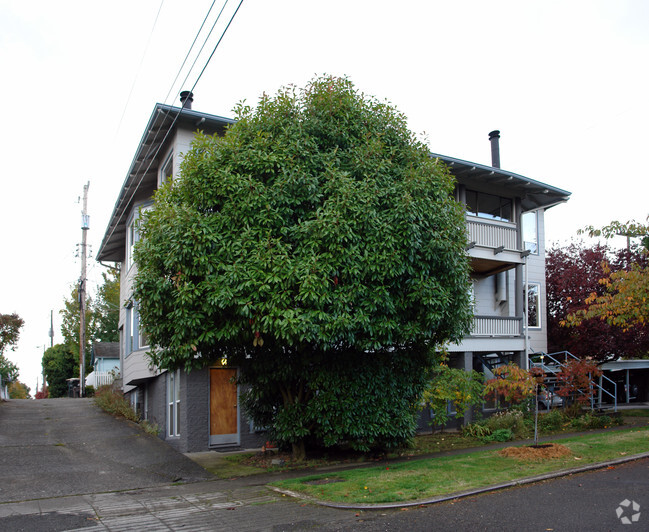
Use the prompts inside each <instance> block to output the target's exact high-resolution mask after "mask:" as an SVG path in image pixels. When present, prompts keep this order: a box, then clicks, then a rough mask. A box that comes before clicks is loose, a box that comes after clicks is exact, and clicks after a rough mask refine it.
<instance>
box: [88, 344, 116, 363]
mask: <svg viewBox="0 0 649 532" xmlns="http://www.w3.org/2000/svg"><path fill="white" fill-rule="evenodd" d="M92 356H93V359H96V358H119V342H94V343H93V344H92Z"/></svg>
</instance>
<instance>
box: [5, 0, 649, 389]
mask: <svg viewBox="0 0 649 532" xmlns="http://www.w3.org/2000/svg"><path fill="white" fill-rule="evenodd" d="M211 3H212V2H211V0H190V1H188V0H182V1H181V0H165V1H164V2H162V4H161V1H160V0H127V1H123V0H113V1H111V2H89V1H76V2H73V1H66V0H61V1H58V2H51V1H35V0H31V1H25V0H16V1H13V0H0V72H1V74H2V83H1V84H0V102H1V105H2V109H3V111H2V113H1V115H0V116H1V118H0V124H1V127H0V147H1V149H2V165H1V168H2V171H3V176H2V180H1V181H0V182H1V183H2V188H1V192H0V217H1V219H0V227H2V240H1V242H2V248H1V249H2V260H1V261H0V313H12V312H17V313H18V314H19V315H20V316H21V317H22V318H23V319H24V320H25V327H24V329H23V331H22V334H21V339H20V343H19V347H18V349H17V350H16V351H15V352H13V353H12V352H10V353H9V354H8V356H9V358H10V359H11V360H13V361H14V362H16V363H17V364H18V366H19V368H20V380H21V381H23V382H25V383H26V384H27V385H28V386H30V387H31V389H32V393H33V392H34V391H35V386H36V379H37V377H38V376H39V374H40V372H41V368H40V361H41V357H42V355H43V345H49V337H48V330H49V321H50V311H51V310H54V330H55V338H54V341H55V343H56V342H61V341H62V337H61V334H60V325H61V320H60V317H59V315H58V311H59V310H60V309H61V308H62V307H63V299H64V298H65V297H66V295H68V294H69V293H70V287H71V285H72V284H74V283H76V282H77V280H78V278H79V275H80V267H81V265H80V259H79V257H78V256H77V246H78V244H79V242H80V241H81V205H80V204H79V203H78V198H79V197H80V196H81V195H82V192H83V185H84V184H85V183H86V182H88V181H89V182H90V189H89V201H88V209H89V213H90V231H89V234H88V241H89V243H90V245H91V250H92V253H93V254H94V253H96V251H97V250H98V248H99V244H100V242H101V239H102V237H103V235H104V231H105V228H106V224H107V222H108V218H109V216H110V214H111V212H112V209H113V206H114V204H115V201H116V199H117V194H118V192H119V189H120V187H121V185H122V183H123V182H124V178H125V177H126V172H127V170H128V168H129V166H130V163H131V160H132V158H133V155H134V153H135V149H136V147H137V144H138V142H139V140H140V138H141V136H142V133H143V130H144V127H145V125H146V122H147V120H148V118H149V116H150V114H151V112H152V110H153V106H154V105H155V103H156V102H162V103H173V104H176V103H177V101H178V99H177V95H178V93H179V92H180V90H183V89H191V88H192V87H193V86H194V84H195V83H196V80H197V78H198V76H199V73H200V70H201V69H202V68H203V67H204V66H205V63H206V60H207V56H208V55H209V54H210V53H211V52H212V51H213V49H214V46H215V44H216V42H217V40H218V38H219V37H220V36H221V33H222V31H223V29H224V28H225V25H226V23H227V21H228V20H230V17H231V16H232V14H233V12H234V10H235V9H236V7H237V5H238V0H237V1H234V2H231V3H230V4H228V5H227V6H226V8H225V10H224V12H223V15H222V16H221V20H220V21H219V22H218V23H217V25H216V26H215V30H214V33H213V34H212V36H211V37H210V38H209V40H208V41H207V43H206V45H205V48H204V51H203V53H202V54H201V55H200V56H199V57H198V59H197V61H196V66H195V67H194V68H193V69H192V70H190V69H189V68H188V66H186V67H185V68H183V69H182V71H181V70H180V69H181V65H182V63H183V60H184V58H185V56H186V55H187V53H188V51H189V49H190V46H191V44H192V41H193V40H194V38H195V36H196V34H197V32H198V29H199V27H200V25H201V23H202V22H203V20H204V18H205V16H206V14H207V12H208V9H209V7H210V5H211ZM161 6H162V7H161ZM220 8H221V4H218V2H216V3H215V6H214V10H213V13H212V14H211V15H210V17H209V18H208V22H207V27H211V25H212V24H213V22H214V20H215V14H216V13H217V12H218V10H219V9H220ZM158 13H159V16H158ZM156 19H157V20H156ZM205 35H206V32H205V31H204V32H203V33H201V35H200V36H199V39H198V41H197V42H198V44H199V46H200V45H201V44H202V43H203V40H204V37H205ZM195 58H196V54H195V53H194V54H192V55H191V56H190V63H189V64H190V65H191V62H193V61H194V59H195ZM648 61H649V2H646V1H644V0H627V1H625V0H616V1H615V2H611V1H598V0H587V1H571V0H559V1H552V0H543V1H533V0H528V1H525V2H522V1H520V0H515V1H498V0H493V1H490V2H485V1H484V0H470V1H459V0H458V1H455V2H449V1H434V0H425V1H408V0H402V1H401V2H398V3H397V2H386V1H377V0H371V1H370V0H344V1H339V0H328V1H327V2H306V1H304V0H302V1H299V0H277V1H274V2H270V1H264V0H245V1H244V2H243V4H242V5H241V8H240V9H239V11H238V13H237V15H236V17H235V18H234V20H233V22H232V25H231V26H230V29H229V30H228V32H227V33H226V34H225V37H224V38H223V40H222V41H221V44H220V45H219V47H218V48H217V50H216V53H215V54H214V56H213V58H212V60H211V62H210V63H209V65H208V66H207V68H206V70H205V72H204V74H203V75H202V77H201V78H200V81H198V83H197V84H196V86H195V88H194V93H195V98H194V105H193V108H194V109H196V110H198V111H204V112H208V113H212V114H216V115H221V116H226V117H230V116H232V112H231V110H232V108H233V107H234V105H235V104H236V103H237V102H238V101H240V100H243V99H246V100H247V101H248V103H251V104H254V103H255V102H256V101H257V99H258V97H259V96H260V95H261V94H262V93H263V92H264V91H265V92H267V93H274V92H275V91H276V90H277V89H278V88H279V87H280V86H282V85H287V84H291V83H292V84H296V85H298V86H304V84H305V83H306V82H307V81H308V80H309V79H311V78H313V77H314V76H315V75H320V74H324V73H327V74H334V75H346V76H348V77H349V78H350V79H351V80H352V81H353V82H354V83H355V84H356V86H357V87H358V88H359V89H361V90H362V91H363V92H365V93H367V94H371V95H374V96H376V97H378V98H380V99H387V100H389V101H391V102H392V103H393V104H394V105H395V106H397V108H398V109H399V110H401V111H402V112H403V113H405V115H406V116H407V117H408V119H409V124H410V127H411V129H412V130H414V131H415V132H417V133H420V134H422V136H423V135H425V138H426V139H427V142H428V144H429V147H430V149H431V150H432V151H433V152H436V153H441V154H444V155H449V156H452V157H457V158H460V159H466V160H469V161H473V162H477V163H482V164H490V147H489V142H488V133H489V131H491V130H493V129H500V131H501V141H500V147H501V166H502V167H503V168H504V169H507V170H510V171H512V172H516V173H518V174H522V175H524V176H526V177H530V178H532V179H536V180H539V181H543V182H546V183H548V184H550V185H553V186H556V187H559V188H563V189H565V190H568V191H571V192H572V198H571V199H570V201H569V202H568V203H567V204H565V205H560V206H557V207H554V208H552V209H551V210H550V211H548V213H547V214H546V221H547V238H546V241H547V242H548V244H551V243H553V242H559V243H565V242H567V241H569V240H570V238H571V237H575V236H576V231H577V229H578V228H580V227H583V226H584V225H590V224H593V225H604V224H606V223H607V222H609V221H611V220H615V219H617V220H624V221H626V220H629V219H633V218H635V219H637V220H642V221H644V220H645V219H646V216H647V214H648V213H649V209H648V208H647V192H649V185H648V175H647V173H648V172H647V166H645V165H644V163H642V160H643V158H644V156H645V154H646V153H647V150H648V148H649V126H648V125H647V124H649V103H648V100H649V68H648V67H647V65H648ZM179 72H180V76H179V77H178V79H179V81H176V82H175V83H174V80H175V79H176V77H177V75H178V74H179ZM186 76H187V81H185V82H183V80H184V79H185V77H186ZM88 264H89V267H90V271H89V290H90V292H91V293H94V291H95V290H96V286H97V279H98V278H99V276H100V273H101V270H102V268H101V266H99V265H98V264H96V263H95V261H94V259H93V258H91V259H90V260H89V262H88ZM39 382H40V381H39Z"/></svg>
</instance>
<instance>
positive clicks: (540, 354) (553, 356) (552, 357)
mask: <svg viewBox="0 0 649 532" xmlns="http://www.w3.org/2000/svg"><path fill="white" fill-rule="evenodd" d="M561 355H563V359H564V362H560V361H559V358H561ZM537 357H541V362H540V363H537V362H533V361H532V359H534V358H537ZM569 357H570V358H572V359H574V360H579V358H578V357H576V356H575V355H573V354H572V353H571V352H570V351H558V352H556V353H550V354H548V353H544V352H537V353H533V354H532V355H531V356H530V357H529V365H530V367H540V368H541V369H542V370H543V372H544V373H546V368H551V369H552V371H550V373H554V374H556V373H557V371H556V368H552V367H551V366H548V365H546V364H544V362H545V359H546V358H549V359H550V360H551V361H552V362H554V364H555V365H556V366H560V367H565V365H566V362H567V361H568V358H569ZM600 378H603V379H606V380H607V381H608V382H610V383H611V384H612V385H613V393H611V392H609V391H608V390H605V389H604V387H603V386H602V385H600V384H597V383H595V381H594V380H593V378H592V375H590V376H589V381H590V387H591V394H590V409H591V410H595V401H594V396H595V393H594V389H597V390H598V397H599V399H600V400H599V402H598V403H599V405H600V406H601V404H602V401H601V397H602V392H604V393H605V394H607V395H609V396H611V397H612V398H613V411H614V412H617V383H616V382H614V381H612V380H611V379H609V378H608V377H607V376H606V375H603V374H602V375H601V376H600ZM577 391H578V392H579V393H580V394H582V395H586V393H585V392H583V391H582V390H577Z"/></svg>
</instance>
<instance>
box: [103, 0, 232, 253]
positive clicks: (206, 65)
mask: <svg viewBox="0 0 649 532" xmlns="http://www.w3.org/2000/svg"><path fill="white" fill-rule="evenodd" d="M227 3H228V0H226V2H225V4H227ZM242 4H243V0H240V1H239V4H238V5H237V8H236V9H235V10H234V13H233V14H232V16H231V17H230V20H229V21H228V23H227V25H226V27H225V29H224V30H223V31H222V32H221V36H220V37H219V39H218V41H217V43H216V44H215V45H214V48H213V49H212V53H211V54H210V56H209V57H208V58H207V61H206V62H205V65H204V66H203V68H202V70H201V72H200V74H199V75H198V77H197V78H196V81H195V82H194V84H193V85H192V88H191V91H192V92H193V91H194V89H195V88H196V85H197V84H198V82H199V81H200V79H201V77H202V76H203V74H204V73H205V70H206V69H207V67H208V65H209V64H210V61H211V60H212V57H214V54H215V53H216V50H217V49H218V47H219V45H220V44H221V41H222V40H223V38H224V37H225V34H226V32H227V31H228V29H229V28H230V26H231V24H232V21H233V20H234V17H235V16H236V15H237V13H238V12H239V9H240V8H241V5H242ZM224 7H225V6H224ZM221 11H222V10H221ZM219 15H220V14H219ZM184 109H185V107H184V106H183V107H181V108H180V109H179V110H178V112H177V113H176V115H175V116H174V118H173V121H172V123H171V125H170V126H169V127H168V128H167V130H166V132H165V134H164V137H163V138H162V140H161V141H160V144H159V145H158V147H157V148H155V152H154V153H153V155H151V150H152V149H153V146H154V145H155V144H156V143H157V141H158V134H159V131H158V132H156V134H155V136H154V138H153V141H152V142H151V144H150V146H149V147H148V148H147V150H146V152H145V154H144V158H145V159H149V163H148V165H147V167H146V168H145V170H144V171H143V172H142V173H141V175H140V178H139V180H138V181H137V185H136V186H135V187H133V190H132V191H131V194H130V196H129V197H128V199H126V200H122V201H121V202H120V204H119V206H118V207H117V208H119V207H121V205H123V204H124V203H126V204H128V203H130V202H131V200H132V199H133V197H134V196H135V192H136V191H137V189H138V188H139V186H140V184H141V183H142V180H143V179H144V176H145V175H146V174H147V172H148V171H149V170H150V169H151V165H152V164H153V161H155V159H156V158H157V156H158V154H159V152H160V149H161V148H162V146H163V145H164V143H165V141H166V140H167V137H168V136H169V133H171V130H172V129H173V127H174V126H175V125H176V122H177V121H178V119H179V118H180V116H181V114H182V113H183V111H184ZM115 210H117V209H115ZM116 228H117V225H114V226H113V228H112V229H111V231H110V233H109V235H108V238H106V239H105V241H106V240H108V239H110V238H111V237H112V235H113V233H114V232H115V229H116Z"/></svg>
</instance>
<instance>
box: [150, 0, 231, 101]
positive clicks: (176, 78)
mask: <svg viewBox="0 0 649 532" xmlns="http://www.w3.org/2000/svg"><path fill="white" fill-rule="evenodd" d="M214 4H216V0H214V1H213V2H212V5H211V6H210V8H209V9H208V10H207V14H206V15H205V18H204V19H203V22H202V23H201V27H200V28H198V31H197V32H196V36H195V37H194V41H193V42H192V45H191V46H190V47H189V50H187V55H185V59H183V62H182V64H181V65H180V68H179V69H178V73H177V74H176V77H175V78H174V80H173V82H172V83H171V87H169V92H168V93H167V96H165V99H164V100H163V101H164V103H167V102H168V101H169V96H171V91H172V90H173V88H174V85H175V84H176V81H178V78H179V77H180V73H181V72H182V70H183V67H184V66H185V64H186V63H187V59H188V58H189V54H191V52H192V50H193V49H194V45H195V44H196V41H197V40H198V36H199V35H200V34H201V31H203V27H204V26H205V23H206V22H207V19H208V17H209V16H210V13H211V12H212V9H213V8H214ZM226 4H227V2H226ZM223 7H225V4H224V5H223ZM222 11H223V9H221V12H222ZM219 16H220V13H219ZM216 20H217V21H218V18H217V19H216ZM215 24H216V22H215ZM213 29H214V26H212V30H213ZM212 30H210V33H209V34H208V36H207V38H208V39H209V36H210V35H211V34H212ZM205 42H207V39H206V40H205ZM203 46H205V44H203ZM202 50H203V48H202V47H201V50H200V51H199V52H198V55H200V53H201V51H202ZM198 55H197V56H196V58H197V59H198ZM194 64H196V60H194ZM194 64H192V69H193V68H194ZM190 72H191V69H190ZM188 75H189V74H188ZM186 80H187V78H185V81H186Z"/></svg>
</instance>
